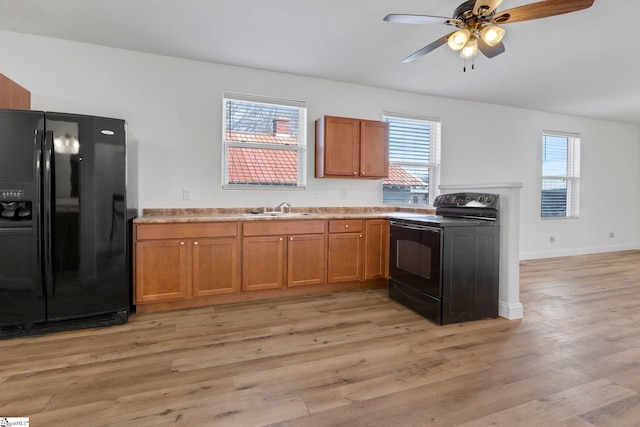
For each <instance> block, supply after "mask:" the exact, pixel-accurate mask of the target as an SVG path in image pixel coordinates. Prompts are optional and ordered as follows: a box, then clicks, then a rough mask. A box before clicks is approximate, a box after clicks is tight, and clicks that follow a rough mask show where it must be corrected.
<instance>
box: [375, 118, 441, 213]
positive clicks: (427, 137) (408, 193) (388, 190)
mask: <svg viewBox="0 0 640 427" xmlns="http://www.w3.org/2000/svg"><path fill="white" fill-rule="evenodd" d="M384 121H386V122H389V177H388V178H387V179H385V180H384V181H382V201H383V202H385V203H411V204H417V205H428V204H431V203H433V199H434V198H435V196H436V191H437V188H438V181H439V179H440V121H439V120H438V119H430V118H426V117H418V116H412V115H408V114H397V113H385V114H384Z"/></svg>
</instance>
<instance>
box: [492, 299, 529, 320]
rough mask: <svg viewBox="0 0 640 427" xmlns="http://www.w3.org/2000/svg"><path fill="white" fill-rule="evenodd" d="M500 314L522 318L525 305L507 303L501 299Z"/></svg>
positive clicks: (513, 318)
mask: <svg viewBox="0 0 640 427" xmlns="http://www.w3.org/2000/svg"><path fill="white" fill-rule="evenodd" d="M498 316H500V317H504V318H505V319H509V320H515V319H522V318H523V317H524V306H523V305H522V304H521V303H516V304H507V303H506V302H502V301H499V302H498Z"/></svg>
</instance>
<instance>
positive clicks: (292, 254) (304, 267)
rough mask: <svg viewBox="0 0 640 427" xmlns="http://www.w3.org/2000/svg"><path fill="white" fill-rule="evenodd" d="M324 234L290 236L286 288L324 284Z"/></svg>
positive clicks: (325, 261)
mask: <svg viewBox="0 0 640 427" xmlns="http://www.w3.org/2000/svg"><path fill="white" fill-rule="evenodd" d="M326 265H327V258H326V244H325V235H324V234H307V235H297V236H290V237H289V240H288V242H287V286H289V287H292V286H306V285H321V284H323V283H326Z"/></svg>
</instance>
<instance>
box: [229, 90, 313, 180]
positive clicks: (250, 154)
mask: <svg viewBox="0 0 640 427" xmlns="http://www.w3.org/2000/svg"><path fill="white" fill-rule="evenodd" d="M222 121H223V141H224V143H223V150H224V152H223V167H222V170H223V181H222V182H223V188H225V189H229V188H233V189H238V188H247V189H251V188H260V189H264V188H278V189H283V188H304V186H305V184H306V157H307V156H306V145H307V108H306V104H305V102H303V101H294V100H287V99H276V98H266V97H259V96H253V95H245V94H237V93H231V92H225V93H224V108H223V118H222Z"/></svg>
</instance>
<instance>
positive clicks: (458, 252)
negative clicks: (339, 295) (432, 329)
mask: <svg viewBox="0 0 640 427" xmlns="http://www.w3.org/2000/svg"><path fill="white" fill-rule="evenodd" d="M498 203H499V196H498V195H495V194H484V193H454V194H444V195H440V196H438V197H437V198H436V200H435V202H434V206H435V207H436V214H435V215H423V214H419V213H398V214H394V215H392V216H391V218H390V239H389V242H390V248H389V254H390V258H389V276H390V279H389V296H390V297H391V298H392V299H394V300H395V301H397V302H399V303H401V304H403V305H405V306H407V307H409V308H411V309H413V310H414V311H416V312H418V313H420V314H422V315H423V316H425V317H427V318H428V319H431V320H433V321H434V322H436V323H438V324H447V323H455V322H462V321H467V320H478V319H485V318H491V317H496V316H497V314H498V279H499V247H500V233H499V229H500V228H499V224H498Z"/></svg>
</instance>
